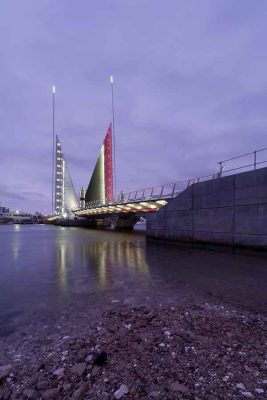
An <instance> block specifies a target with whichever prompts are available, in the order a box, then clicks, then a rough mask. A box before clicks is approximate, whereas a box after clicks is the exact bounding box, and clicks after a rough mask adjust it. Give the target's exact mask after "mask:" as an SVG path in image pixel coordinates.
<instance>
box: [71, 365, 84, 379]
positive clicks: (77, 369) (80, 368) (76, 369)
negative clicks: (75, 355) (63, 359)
mask: <svg viewBox="0 0 267 400" xmlns="http://www.w3.org/2000/svg"><path fill="white" fill-rule="evenodd" d="M85 370H86V363H85V362H83V363H77V364H74V365H73V366H72V367H71V370H70V371H71V373H72V374H74V375H77V376H82V375H83V373H84V371H85Z"/></svg>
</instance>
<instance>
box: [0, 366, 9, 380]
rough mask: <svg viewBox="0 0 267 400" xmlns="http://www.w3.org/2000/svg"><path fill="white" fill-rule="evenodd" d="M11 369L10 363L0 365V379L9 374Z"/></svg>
mask: <svg viewBox="0 0 267 400" xmlns="http://www.w3.org/2000/svg"><path fill="white" fill-rule="evenodd" d="M11 370H12V365H10V364H8V365H3V366H2V367H0V381H1V380H2V379H4V378H6V377H7V376H8V375H9V374H10V372H11Z"/></svg>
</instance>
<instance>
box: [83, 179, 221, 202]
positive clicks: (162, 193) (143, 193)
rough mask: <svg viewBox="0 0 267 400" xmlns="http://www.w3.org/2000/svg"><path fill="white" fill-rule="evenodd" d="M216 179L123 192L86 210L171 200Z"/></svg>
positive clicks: (182, 181) (189, 181)
mask: <svg viewBox="0 0 267 400" xmlns="http://www.w3.org/2000/svg"><path fill="white" fill-rule="evenodd" d="M216 177H218V174H214V175H207V176H202V177H200V178H191V179H186V180H181V181H177V182H173V183H167V184H165V185H160V186H154V187H149V188H145V189H139V190H135V191H132V192H129V193H124V192H121V193H120V194H118V195H116V196H114V197H113V198H112V199H106V201H105V203H103V202H102V201H98V200H96V201H91V202H89V203H86V204H85V208H97V207H103V206H108V205H119V204H127V203H140V202H143V201H144V202H145V201H156V200H164V199H171V198H173V197H176V196H177V195H178V194H179V193H180V192H182V191H183V190H185V189H186V188H187V187H189V186H191V185H192V184H193V183H198V182H203V181H205V180H210V179H214V178H216Z"/></svg>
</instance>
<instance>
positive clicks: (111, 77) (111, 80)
mask: <svg viewBox="0 0 267 400" xmlns="http://www.w3.org/2000/svg"><path fill="white" fill-rule="evenodd" d="M110 83H114V79H113V75H110Z"/></svg>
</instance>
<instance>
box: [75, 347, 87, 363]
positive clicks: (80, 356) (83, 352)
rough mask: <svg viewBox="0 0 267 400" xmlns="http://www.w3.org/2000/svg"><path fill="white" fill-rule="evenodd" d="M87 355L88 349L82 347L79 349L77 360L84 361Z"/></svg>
mask: <svg viewBox="0 0 267 400" xmlns="http://www.w3.org/2000/svg"><path fill="white" fill-rule="evenodd" d="M86 355H87V350H86V349H81V350H79V351H78V354H77V357H76V361H77V362H83V361H84V360H85V358H86Z"/></svg>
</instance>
